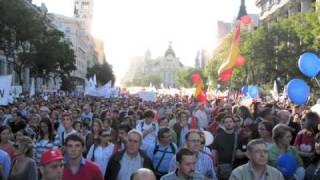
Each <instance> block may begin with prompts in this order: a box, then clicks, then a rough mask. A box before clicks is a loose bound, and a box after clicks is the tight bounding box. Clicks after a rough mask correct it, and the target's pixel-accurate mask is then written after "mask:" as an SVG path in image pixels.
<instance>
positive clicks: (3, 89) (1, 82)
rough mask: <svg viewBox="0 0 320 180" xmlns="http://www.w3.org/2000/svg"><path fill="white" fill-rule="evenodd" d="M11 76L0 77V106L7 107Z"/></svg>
mask: <svg viewBox="0 0 320 180" xmlns="http://www.w3.org/2000/svg"><path fill="white" fill-rule="evenodd" d="M11 81H12V75H5V76H0V105H8V103H9V100H10V90H11Z"/></svg>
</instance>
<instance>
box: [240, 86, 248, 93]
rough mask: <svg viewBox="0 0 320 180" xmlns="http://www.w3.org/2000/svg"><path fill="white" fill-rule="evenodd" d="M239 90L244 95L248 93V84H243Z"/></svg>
mask: <svg viewBox="0 0 320 180" xmlns="http://www.w3.org/2000/svg"><path fill="white" fill-rule="evenodd" d="M241 92H242V94H244V95H246V94H247V93H248V86H243V87H242V89H241Z"/></svg>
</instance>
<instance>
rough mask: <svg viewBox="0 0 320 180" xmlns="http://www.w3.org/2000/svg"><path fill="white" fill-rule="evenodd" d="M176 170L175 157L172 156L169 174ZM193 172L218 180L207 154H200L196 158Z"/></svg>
mask: <svg viewBox="0 0 320 180" xmlns="http://www.w3.org/2000/svg"><path fill="white" fill-rule="evenodd" d="M175 170H176V156H174V157H173V158H172V160H171V163H170V167H169V172H172V171H175ZM195 170H196V171H197V172H199V173H200V174H201V175H203V176H205V177H208V178H210V179H212V180H216V179H218V178H217V176H216V172H215V169H214V167H213V161H212V159H211V157H209V156H208V155H207V154H204V153H202V152H200V153H199V154H198V156H197V161H196V167H195Z"/></svg>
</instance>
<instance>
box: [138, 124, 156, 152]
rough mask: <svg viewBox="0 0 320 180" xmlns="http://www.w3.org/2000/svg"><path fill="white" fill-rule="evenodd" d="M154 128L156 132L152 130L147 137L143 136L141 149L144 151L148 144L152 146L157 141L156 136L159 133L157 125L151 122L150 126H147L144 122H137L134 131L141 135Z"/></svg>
mask: <svg viewBox="0 0 320 180" xmlns="http://www.w3.org/2000/svg"><path fill="white" fill-rule="evenodd" d="M152 127H155V128H156V130H154V131H153V132H151V133H149V134H148V135H147V136H145V137H144V138H143V141H142V147H141V148H142V149H143V150H146V149H147V147H148V144H154V143H155V142H156V139H157V134H158V131H159V125H158V123H157V122H151V123H150V124H147V123H146V122H145V121H144V120H142V121H140V122H138V124H137V126H136V130H137V131H139V132H141V133H143V132H144V131H146V130H148V129H150V128H152Z"/></svg>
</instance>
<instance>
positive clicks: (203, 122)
mask: <svg viewBox="0 0 320 180" xmlns="http://www.w3.org/2000/svg"><path fill="white" fill-rule="evenodd" d="M194 115H195V117H197V118H198V121H199V128H204V129H205V128H207V127H208V124H209V119H208V116H207V114H206V113H205V112H204V111H201V110H198V111H196V112H195V113H194Z"/></svg>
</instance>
